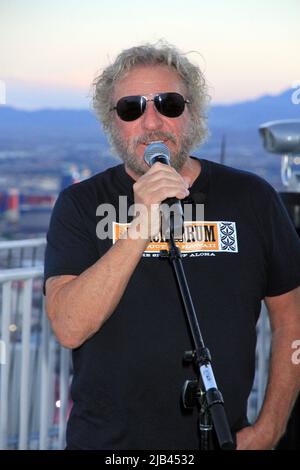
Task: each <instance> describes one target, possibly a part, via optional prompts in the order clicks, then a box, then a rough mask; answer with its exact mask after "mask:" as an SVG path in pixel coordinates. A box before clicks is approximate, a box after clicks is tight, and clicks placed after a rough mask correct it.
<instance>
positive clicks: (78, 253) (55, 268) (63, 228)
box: [43, 191, 99, 295]
mask: <svg viewBox="0 0 300 470" xmlns="http://www.w3.org/2000/svg"><path fill="white" fill-rule="evenodd" d="M98 259H99V255H98V252H97V247H96V244H95V241H94V240H93V239H92V236H91V235H90V234H89V232H88V230H87V228H86V224H85V222H84V220H83V217H82V212H81V211H80V210H79V208H78V206H77V203H76V201H75V200H73V198H72V197H71V196H70V195H69V194H68V193H67V192H66V191H62V192H61V193H60V195H59V197H58V199H57V201H56V203H55V206H54V208H53V211H52V215H51V219H50V224H49V230H48V233H47V246H46V252H45V265H44V285H43V293H44V295H45V284H46V280H47V279H48V278H49V277H51V276H58V275H64V274H72V275H79V274H81V273H82V272H83V271H85V270H86V269H87V268H89V267H90V266H92V265H93V264H94V263H95V262H96V261H97V260H98Z"/></svg>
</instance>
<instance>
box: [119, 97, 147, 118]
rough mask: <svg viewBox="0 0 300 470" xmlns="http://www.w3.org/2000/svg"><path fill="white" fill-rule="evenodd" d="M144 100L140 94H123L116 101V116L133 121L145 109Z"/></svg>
mask: <svg viewBox="0 0 300 470" xmlns="http://www.w3.org/2000/svg"><path fill="white" fill-rule="evenodd" d="M145 107H146V100H145V98H143V97H142V96H125V97H124V98H121V99H120V100H119V101H118V103H117V106H116V108H117V113H118V116H119V117H120V118H121V119H122V120H123V121H135V119H138V118H139V117H141V115H142V114H143V112H144V111H145Z"/></svg>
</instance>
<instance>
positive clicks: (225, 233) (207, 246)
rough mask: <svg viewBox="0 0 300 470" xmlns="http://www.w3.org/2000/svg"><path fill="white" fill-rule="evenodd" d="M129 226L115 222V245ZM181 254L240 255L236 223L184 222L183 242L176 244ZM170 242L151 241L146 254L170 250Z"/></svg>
mask: <svg viewBox="0 0 300 470" xmlns="http://www.w3.org/2000/svg"><path fill="white" fill-rule="evenodd" d="M128 227H129V224H124V223H118V222H113V243H116V241H117V240H119V238H121V237H122V234H124V232H125V231H126V230H127V228H128ZM176 244H177V245H178V247H179V248H180V250H181V253H196V252H221V253H224V252H227V253H238V242H237V232H236V224H235V222H226V221H215V222H208V221H201V222H195V221H192V222H184V234H183V238H182V240H179V241H177V242H176ZM168 246H169V245H168V242H167V241H166V240H165V239H164V238H163V237H162V236H161V235H158V236H157V237H155V238H153V239H151V240H150V242H149V244H148V245H147V247H146V249H145V251H144V253H160V251H161V250H168Z"/></svg>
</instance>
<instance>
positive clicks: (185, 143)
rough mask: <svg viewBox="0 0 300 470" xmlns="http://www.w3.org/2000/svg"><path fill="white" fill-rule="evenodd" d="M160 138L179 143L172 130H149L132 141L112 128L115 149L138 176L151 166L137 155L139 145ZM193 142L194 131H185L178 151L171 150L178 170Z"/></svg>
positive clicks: (111, 137) (112, 143) (172, 163)
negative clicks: (126, 139)
mask: <svg viewBox="0 0 300 470" xmlns="http://www.w3.org/2000/svg"><path fill="white" fill-rule="evenodd" d="M158 140H162V141H166V140H168V141H170V142H172V143H173V144H175V145H176V143H177V139H176V137H175V136H174V134H172V133H170V132H161V131H154V132H148V133H147V134H145V135H142V136H138V137H135V138H134V139H132V140H131V141H124V140H123V139H122V138H121V136H120V134H119V131H118V130H117V129H116V128H115V127H112V128H111V130H110V141H111V145H112V147H113V150H114V151H115V152H116V153H117V155H118V156H119V157H120V158H121V159H122V160H123V162H124V163H125V165H126V166H127V167H128V168H129V169H130V170H131V171H133V172H134V173H135V174H136V175H138V176H142V175H144V174H145V173H146V172H147V171H148V169H149V167H148V165H147V164H146V163H145V162H144V161H143V160H142V161H141V160H140V158H139V157H138V156H137V155H136V152H135V151H136V148H137V146H138V145H140V144H146V145H147V144H150V143H151V142H154V141H158ZM193 144H194V138H193V132H191V131H189V132H183V133H182V135H181V142H180V145H179V148H178V151H177V152H176V153H175V152H172V151H170V163H171V166H172V167H173V168H174V169H175V170H176V171H178V172H179V171H180V170H181V169H182V167H183V165H184V164H185V162H186V161H187V158H188V156H189V154H190V150H191V149H192V147H193ZM166 145H167V143H166Z"/></svg>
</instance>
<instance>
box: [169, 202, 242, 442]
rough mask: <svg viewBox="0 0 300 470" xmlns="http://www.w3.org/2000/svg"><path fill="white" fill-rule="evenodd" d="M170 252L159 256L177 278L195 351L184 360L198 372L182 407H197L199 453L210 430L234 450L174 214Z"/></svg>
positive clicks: (186, 387)
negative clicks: (186, 268)
mask: <svg viewBox="0 0 300 470" xmlns="http://www.w3.org/2000/svg"><path fill="white" fill-rule="evenodd" d="M168 243H169V251H167V250H162V251H161V252H160V256H161V257H164V258H169V260H170V262H171V264H172V266H173V268H174V271H175V275H176V278H177V282H178V287H179V290H180V294H181V297H182V300H183V303H184V307H185V312H186V316H187V319H188V323H189V327H190V331H191V334H192V337H193V342H194V347H195V349H194V351H186V352H185V354H184V359H185V360H186V361H188V362H194V364H195V366H196V369H197V371H198V380H187V381H186V382H185V384H184V386H183V404H184V406H185V408H190V409H191V408H193V407H195V406H197V407H198V410H199V429H200V449H201V450H211V449H212V430H213V428H214V430H215V432H216V435H217V439H218V442H219V446H220V448H221V449H223V450H225V449H226V450H229V449H235V444H234V441H233V438H232V435H231V431H230V428H229V424H228V420H227V416H226V413H225V409H224V400H223V397H222V394H221V392H220V391H219V390H218V388H217V384H216V381H215V378H214V374H213V370H212V367H211V356H210V352H209V350H208V348H206V347H205V345H204V342H203V339H202V335H201V331H200V327H199V323H198V319H197V316H196V312H195V308H194V305H193V301H192V297H191V294H190V290H189V286H188V283H187V279H186V276H185V272H184V269H183V265H182V260H181V251H180V249H179V248H178V246H177V245H176V243H175V241H174V214H173V213H172V211H171V212H170V236H169V239H168Z"/></svg>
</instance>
